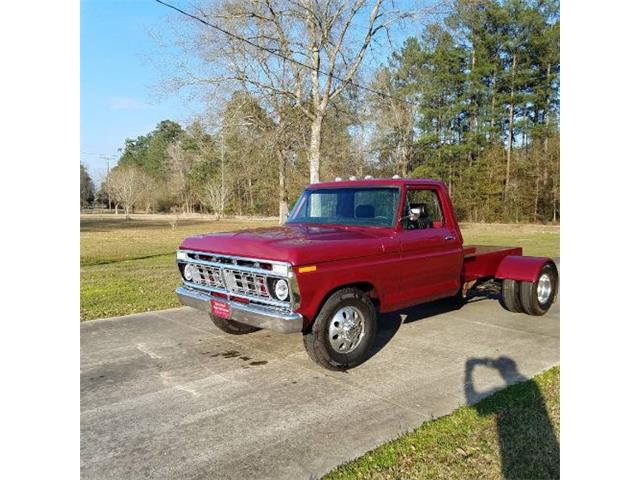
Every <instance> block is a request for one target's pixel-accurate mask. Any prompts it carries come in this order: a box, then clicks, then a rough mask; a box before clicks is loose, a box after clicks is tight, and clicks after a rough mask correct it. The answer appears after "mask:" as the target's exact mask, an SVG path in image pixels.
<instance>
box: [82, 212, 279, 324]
mask: <svg viewBox="0 0 640 480" xmlns="http://www.w3.org/2000/svg"><path fill="white" fill-rule="evenodd" d="M173 220H175V216H168V215H167V216H160V215H153V216H148V217H147V216H143V215H140V216H137V215H136V216H133V217H132V219H131V220H126V219H125V218H124V215H121V216H119V217H115V216H114V215H81V216H80V319H81V320H89V319H93V318H103V317H114V316H118V315H127V314H129V313H139V312H145V311H149V310H159V309H163V308H171V307H178V306H179V303H178V300H177V298H176V295H175V289H176V287H177V286H178V284H179V283H180V280H179V277H178V271H177V268H176V248H177V247H178V245H179V244H180V241H181V240H182V239H183V238H185V237H187V236H189V235H193V234H196V233H204V232H221V231H230V230H237V229H246V228H256V227H265V226H270V225H275V224H277V222H276V221H273V220H220V221H215V220H200V219H183V220H178V222H177V224H176V225H175V228H174V227H172V225H171V223H170V222H171V221H173Z"/></svg>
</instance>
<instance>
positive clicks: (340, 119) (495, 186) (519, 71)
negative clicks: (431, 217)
mask: <svg viewBox="0 0 640 480" xmlns="http://www.w3.org/2000/svg"><path fill="white" fill-rule="evenodd" d="M559 75H560V55H559V9H558V2H557V1H548V0H538V1H530V0H529V1H526V0H517V1H516V0H513V1H501V2H498V1H470V0H465V1H457V2H454V3H453V5H452V10H451V12H450V14H448V15H447V16H446V17H445V18H443V19H442V21H440V22H437V23H433V24H430V25H427V26H426V27H425V29H424V32H423V34H422V35H421V36H420V37H419V38H410V39H409V40H407V41H406V42H405V44H404V45H403V47H402V48H401V49H400V51H398V52H395V53H394V54H393V55H392V57H391V58H390V60H389V62H388V64H387V65H385V66H384V67H382V68H380V69H379V70H378V71H377V72H375V75H374V77H373V79H372V81H371V82H370V83H369V86H370V88H371V89H374V90H376V91H378V92H381V93H382V95H379V94H370V93H367V94H366V95H364V94H363V92H362V90H359V89H356V88H352V89H345V91H344V93H343V94H342V95H341V96H340V99H339V101H338V102H335V103H334V104H332V105H331V106H330V108H329V110H328V113H327V116H326V117H325V118H324V126H323V129H322V142H321V147H320V148H321V163H320V178H321V179H322V180H328V179H333V178H334V177H336V176H342V177H349V176H351V175H356V176H358V177H362V176H364V175H373V176H377V177H384V176H392V175H393V174H396V173H398V174H401V175H404V176H410V177H431V178H439V179H442V180H443V181H444V182H446V183H447V184H448V186H449V189H450V193H451V195H452V197H453V200H454V203H455V205H456V209H457V213H458V216H459V217H460V219H462V220H471V221H516V222H551V221H558V220H559V215H560V214H559V212H560V204H559V189H560V172H559V162H560V155H559V152H560V145H559V144H560V133H559V116H560V107H559V85H560V78H559ZM310 122H311V120H310V119H309V118H308V117H306V116H305V115H302V114H300V112H299V111H298V110H296V109H295V108H294V107H291V108H290V109H287V108H280V110H279V111H278V118H274V116H273V112H272V111H271V110H270V109H269V107H268V106H267V105H265V104H264V102H262V101H261V99H260V97H259V96H257V95H255V94H253V93H251V92H246V91H244V92H240V91H238V92H236V93H235V94H233V95H232V96H231V97H230V98H229V99H228V100H227V101H226V103H225V105H224V108H223V110H222V112H221V115H220V118H218V119H216V122H213V121H211V119H202V120H197V121H194V122H193V123H191V124H190V125H188V126H186V127H185V128H183V127H182V126H181V125H179V124H177V123H175V122H173V121H170V120H165V121H163V122H161V123H160V124H158V126H157V127H156V129H155V130H154V131H152V132H150V133H149V134H148V135H145V136H142V137H139V138H137V139H133V140H132V139H128V140H126V142H125V145H124V148H123V151H122V156H121V158H120V160H119V162H118V166H117V167H116V168H115V169H113V170H112V172H111V173H110V174H109V175H108V176H107V178H106V179H105V181H104V182H103V185H102V187H101V192H100V195H99V198H101V199H103V198H105V197H106V196H110V197H111V200H112V203H115V202H117V203H119V204H120V205H121V206H122V207H123V208H125V209H126V210H128V209H130V208H132V207H133V206H135V208H137V209H141V210H145V211H152V210H157V211H171V210H176V209H179V210H180V211H184V212H193V211H208V212H214V213H216V214H220V215H221V214H263V215H277V214H278V212H279V204H280V203H282V202H284V203H286V204H288V205H289V206H290V205H291V203H292V202H293V201H295V198H296V197H297V195H298V194H299V192H300V191H301V190H302V188H304V186H305V185H306V184H307V183H308V179H309V134H308V132H309V131H310ZM210 123H212V124H213V123H215V125H210ZM283 125H285V126H286V128H283ZM283 157H286V158H283ZM125 173H126V175H125Z"/></svg>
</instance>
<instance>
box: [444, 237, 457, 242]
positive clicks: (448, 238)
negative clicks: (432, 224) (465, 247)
mask: <svg viewBox="0 0 640 480" xmlns="http://www.w3.org/2000/svg"><path fill="white" fill-rule="evenodd" d="M454 238H456V237H454V236H453V235H445V236H444V239H445V240H446V241H447V242H449V241H451V240H453V239H454Z"/></svg>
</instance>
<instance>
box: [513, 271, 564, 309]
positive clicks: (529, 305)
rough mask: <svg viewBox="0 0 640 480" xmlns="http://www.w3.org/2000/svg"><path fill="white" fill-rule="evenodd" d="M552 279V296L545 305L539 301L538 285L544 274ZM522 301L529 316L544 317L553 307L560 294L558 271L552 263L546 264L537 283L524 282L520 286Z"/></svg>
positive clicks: (539, 274)
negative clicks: (557, 295)
mask: <svg viewBox="0 0 640 480" xmlns="http://www.w3.org/2000/svg"><path fill="white" fill-rule="evenodd" d="M545 273H546V274H548V275H549V276H550V277H551V295H549V299H548V300H547V301H546V302H545V303H540V301H538V283H539V282H540V278H541V277H542V275H544V274H545ZM520 289H521V300H522V304H523V307H524V308H525V311H526V313H528V314H529V315H538V316H539V315H544V314H545V313H547V311H548V310H549V309H550V308H551V305H553V302H554V301H555V298H556V294H557V292H558V271H557V270H556V267H555V265H553V264H552V263H546V264H545V265H544V266H543V267H542V268H541V269H540V272H539V273H538V276H537V278H536V281H535V282H522V283H521V285H520Z"/></svg>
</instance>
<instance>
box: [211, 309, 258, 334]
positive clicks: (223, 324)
mask: <svg viewBox="0 0 640 480" xmlns="http://www.w3.org/2000/svg"><path fill="white" fill-rule="evenodd" d="M209 317H210V318H211V321H212V322H213V324H214V325H215V326H216V327H218V328H219V329H220V330H222V331H223V332H225V333H230V334H231V335H244V334H246V333H252V332H257V331H258V330H260V329H259V328H257V327H252V326H251V325H245V324H244V323H240V322H236V321H235V320H231V319H228V318H222V317H219V316H217V315H214V314H213V313H210V314H209Z"/></svg>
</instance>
